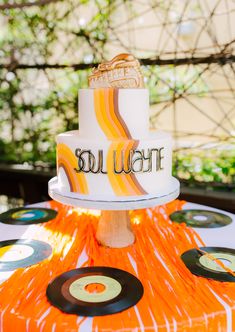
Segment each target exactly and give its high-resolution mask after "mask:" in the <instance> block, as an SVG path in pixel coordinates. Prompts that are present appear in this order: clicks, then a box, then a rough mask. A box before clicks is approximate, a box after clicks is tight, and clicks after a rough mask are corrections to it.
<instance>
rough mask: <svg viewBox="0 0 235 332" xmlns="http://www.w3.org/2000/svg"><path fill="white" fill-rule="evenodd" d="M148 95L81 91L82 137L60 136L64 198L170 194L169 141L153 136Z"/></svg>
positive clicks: (59, 161)
mask: <svg viewBox="0 0 235 332" xmlns="http://www.w3.org/2000/svg"><path fill="white" fill-rule="evenodd" d="M148 110H149V96H148V90H147V89H117V88H100V89H97V88H94V89H82V90H80V91H79V131H71V132H67V133H63V134H60V135H58V136H57V174H58V188H59V191H60V192H61V194H63V195H65V196H67V197H68V196H69V195H70V194H71V196H72V197H74V195H76V194H78V195H79V196H84V197H85V198H89V197H92V198H95V199H97V200H99V199H101V200H102V199H103V200H105V199H107V200H112V201H115V199H116V200H119V201H120V199H122V198H127V197H129V198H130V197H139V198H141V197H142V196H144V197H146V196H159V195H161V193H167V192H168V193H169V192H170V190H171V189H170V188H171V185H172V182H173V178H172V175H171V168H172V141H171V137H170V135H168V134H166V133H163V132H150V131H149V111H148Z"/></svg>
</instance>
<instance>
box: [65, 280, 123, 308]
mask: <svg viewBox="0 0 235 332" xmlns="http://www.w3.org/2000/svg"><path fill="white" fill-rule="evenodd" d="M90 284H101V285H103V286H104V290H103V291H101V292H99V293H90V292H89V291H87V289H86V287H87V286H88V285H90ZM121 290H122V286H121V284H120V283H119V282H118V281H117V280H115V279H113V278H110V277H106V276H99V275H94V276H87V277H82V278H79V279H77V280H76V281H74V282H73V283H72V284H71V285H70V287H69V292H70V294H71V295H72V296H73V297H75V298H76V299H77V300H80V301H84V302H93V303H98V302H105V301H109V300H112V299H113V298H115V297H116V296H118V295H119V294H120V293H121Z"/></svg>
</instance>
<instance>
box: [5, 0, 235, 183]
mask: <svg viewBox="0 0 235 332" xmlns="http://www.w3.org/2000/svg"><path fill="white" fill-rule="evenodd" d="M2 3H3V4H4V3H8V2H7V1H2V2H1V1H0V4H2ZM119 4H120V3H119V2H118V1H116V0H115V1H110V0H102V1H89V0H83V1H77V0H67V1H60V2H58V3H51V4H49V5H46V6H40V7H37V6H32V7H28V8H25V9H21V8H16V9H7V10H3V11H1V14H0V23H1V31H0V162H2V163H24V162H27V163H29V164H33V165H40V164H46V165H48V166H52V167H53V166H55V160H56V156H55V136H56V135H57V134H58V133H60V132H64V131H67V130H73V129H77V127H78V125H79V121H78V111H77V104H78V103H77V92H78V89H79V88H84V87H86V86H87V76H88V74H89V72H90V69H89V66H90V65H91V64H92V63H99V62H101V61H102V59H103V58H107V57H108V54H109V42H110V36H108V35H107V34H108V32H107V31H109V34H110V33H111V36H112V40H111V44H113V45H114V47H115V46H116V45H117V42H119V46H120V45H121V47H122V48H123V49H124V50H125V45H122V44H120V40H119V39H118V38H119V37H118V36H117V35H115V31H114V30H112V29H111V27H110V20H111V17H112V14H113V13H114V12H115V9H116V8H117V6H119ZM123 5H124V6H125V5H128V6H129V7H128V8H129V9H131V10H133V11H134V9H133V8H131V7H132V5H131V2H130V1H129V2H126V1H123ZM159 6H162V8H163V7H164V6H165V5H164V2H161V1H160V2H159ZM164 8H165V7H164ZM164 8H163V9H164ZM81 12H84V17H86V21H85V23H84V21H82V19H83V18H81V15H80V13H81ZM114 16H115V15H114ZM115 43H116V44H115ZM53 64H63V65H64V68H63V67H58V68H56V66H54V67H53ZM73 64H84V68H81V69H79V70H77V69H76V66H73ZM50 65H52V66H51V67H50ZM143 72H144V76H145V79H146V86H147V87H148V88H149V91H150V102H151V104H161V103H166V102H167V103H171V102H172V101H174V100H175V99H176V98H179V97H180V96H181V95H183V94H184V93H185V91H187V94H188V95H196V96H197V97H198V98H202V97H204V96H205V94H206V93H207V92H208V89H209V88H208V86H207V84H206V83H205V81H204V80H202V79H201V74H200V71H199V70H198V69H197V66H189V67H188V68H187V70H185V68H183V67H175V66H173V65H168V66H162V67H158V66H145V67H143ZM155 120H156V119H155V118H154V116H153V117H152V123H154V122H155ZM174 175H175V176H178V177H179V178H183V179H186V180H188V181H191V182H193V181H201V182H220V183H235V143H234V142H231V144H230V149H225V150H223V149H211V150H210V151H209V150H208V149H207V150H205V149H204V150H197V151H195V150H193V149H192V150H190V151H187V152H184V150H182V151H179V152H177V153H176V154H175V157H174Z"/></svg>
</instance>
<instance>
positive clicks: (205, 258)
mask: <svg viewBox="0 0 235 332" xmlns="http://www.w3.org/2000/svg"><path fill="white" fill-rule="evenodd" d="M207 253H208V254H209V255H207ZM181 259H182V260H183V262H184V264H185V265H186V266H187V268H188V269H189V270H190V271H191V272H192V273H193V274H195V275H197V276H200V277H204V278H208V279H214V280H217V281H229V282H235V276H233V275H232V274H231V273H229V272H227V271H226V270H225V269H224V268H223V267H222V266H220V265H219V264H218V263H216V261H215V260H214V259H216V260H220V261H221V262H222V263H223V264H224V265H226V267H227V268H229V269H230V270H231V271H233V272H235V250H234V249H230V248H223V247H201V248H200V249H199V250H198V249H191V250H188V251H186V252H184V253H183V254H182V255H181Z"/></svg>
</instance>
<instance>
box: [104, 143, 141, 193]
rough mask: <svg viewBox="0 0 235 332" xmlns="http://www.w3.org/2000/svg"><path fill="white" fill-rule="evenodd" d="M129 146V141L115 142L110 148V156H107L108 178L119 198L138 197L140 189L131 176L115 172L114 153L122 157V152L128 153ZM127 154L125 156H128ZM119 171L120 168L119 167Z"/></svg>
mask: <svg viewBox="0 0 235 332" xmlns="http://www.w3.org/2000/svg"><path fill="white" fill-rule="evenodd" d="M128 144H130V142H129V141H128V140H127V141H117V142H113V143H112V144H111V146H110V148H109V151H108V155H107V170H108V177H109V181H110V183H111V186H112V188H113V190H114V192H115V194H116V195H118V196H124V195H125V196H136V195H138V194H139V191H138V189H137V188H136V186H135V184H134V183H133V181H132V180H131V177H130V175H129V174H125V173H121V174H115V173H114V171H113V167H114V158H113V154H114V151H116V152H117V155H118V156H121V151H127V153H128ZM127 153H125V155H126V154H127ZM118 169H119V167H118Z"/></svg>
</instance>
